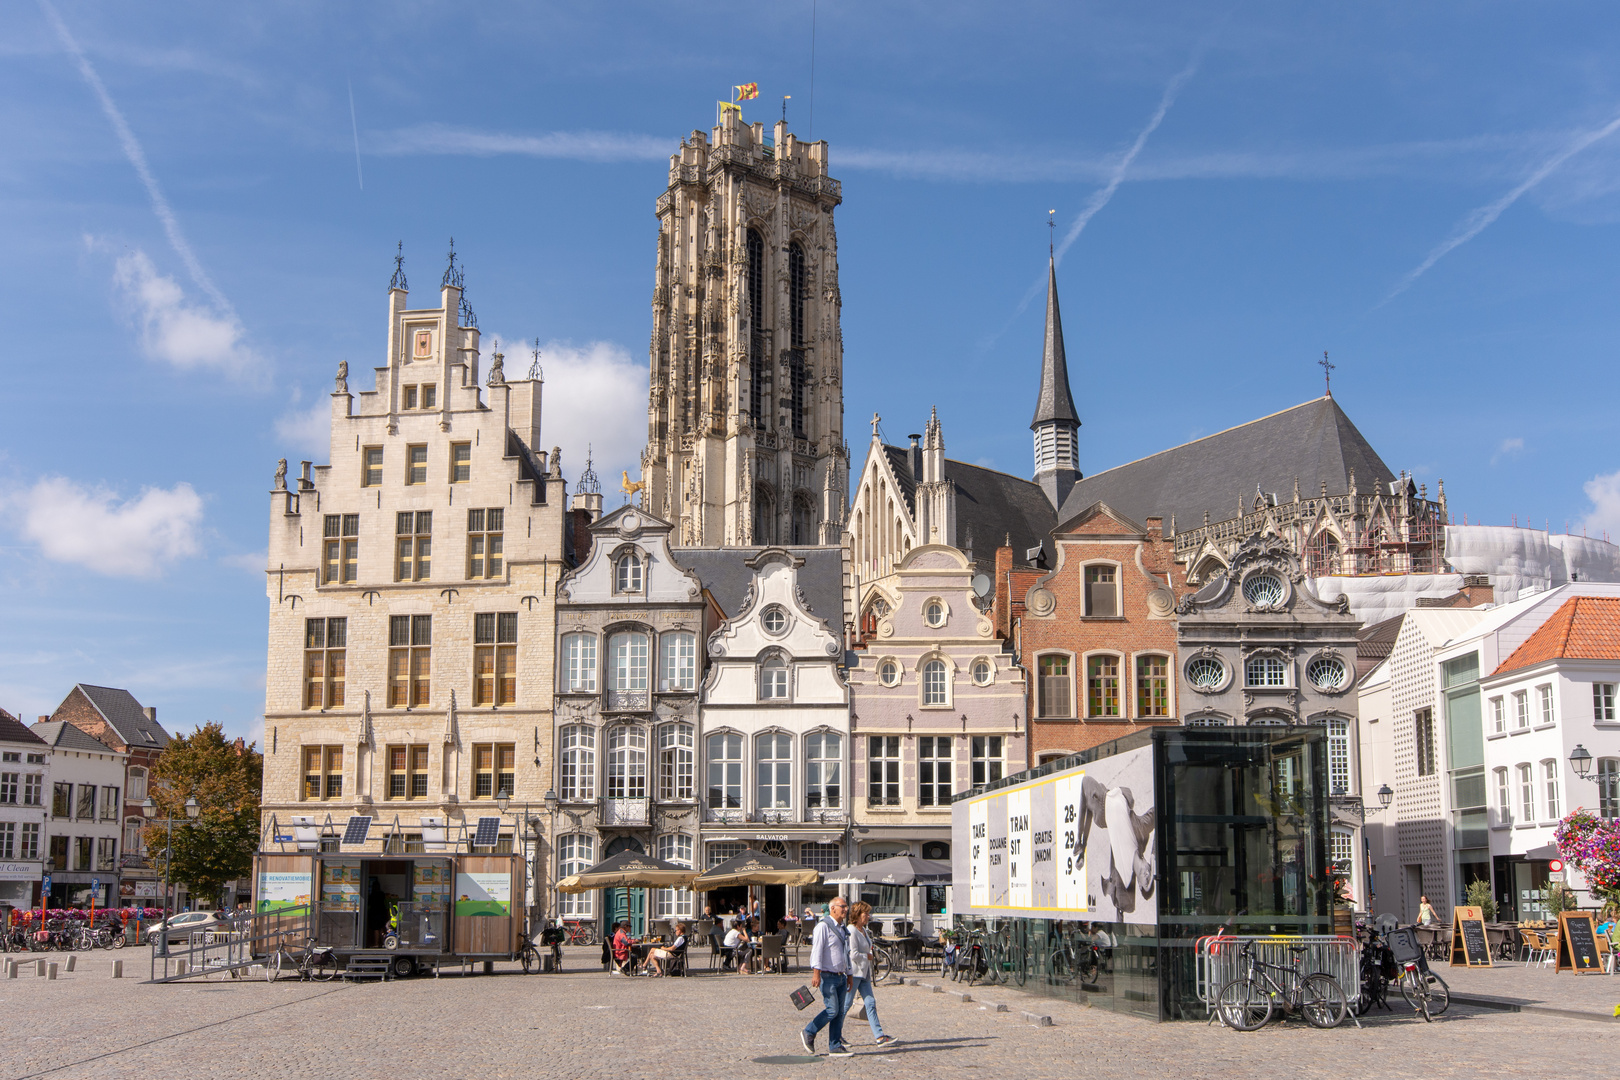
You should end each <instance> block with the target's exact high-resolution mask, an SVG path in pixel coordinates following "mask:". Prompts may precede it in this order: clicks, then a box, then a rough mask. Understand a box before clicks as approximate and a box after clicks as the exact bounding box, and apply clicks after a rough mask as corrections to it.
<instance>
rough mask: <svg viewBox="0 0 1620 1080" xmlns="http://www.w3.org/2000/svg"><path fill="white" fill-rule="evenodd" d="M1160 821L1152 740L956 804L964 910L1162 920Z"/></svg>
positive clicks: (955, 844)
mask: <svg viewBox="0 0 1620 1080" xmlns="http://www.w3.org/2000/svg"><path fill="white" fill-rule="evenodd" d="M1155 821H1156V815H1155V812H1154V806H1153V748H1152V747H1151V746H1144V747H1141V748H1140V749H1137V750H1130V751H1127V752H1125V753H1123V754H1116V755H1115V756H1113V757H1109V758H1103V759H1102V760H1101V761H1094V762H1092V763H1090V764H1089V765H1082V766H1079V767H1077V768H1074V769H1069V770H1067V771H1065V772H1061V773H1055V774H1053V775H1051V776H1043V777H1041V778H1039V779H1037V780H1031V781H1029V782H1027V783H1024V784H1019V785H1017V786H1015V787H1009V788H1005V789H1002V790H1000V791H995V792H992V793H990V794H988V795H983V796H980V797H978V798H976V799H966V800H963V801H962V802H959V803H956V804H955V805H954V806H953V807H952V814H951V832H952V834H953V835H952V844H951V851H952V855H953V859H954V861H955V864H956V866H955V871H956V881H957V882H958V883H960V882H966V883H967V890H966V892H967V895H966V896H965V897H964V896H961V895H960V888H961V887H960V885H958V886H957V887H956V888H957V889H958V891H959V894H958V896H957V897H956V898H955V899H956V901H957V904H958V905H959V906H958V907H956V908H955V909H954V910H957V911H959V912H961V913H963V914H976V915H1034V916H1041V917H1050V918H1079V919H1087V920H1091V921H1095V922H1127V923H1147V924H1151V923H1155V922H1157V921H1158V917H1157V900H1156V899H1155V894H1156V892H1157V888H1156V886H1157V883H1158V882H1157V866H1158V863H1157V858H1156V852H1155V851H1154V825H1155ZM964 863H965V865H964ZM963 901H965V903H963Z"/></svg>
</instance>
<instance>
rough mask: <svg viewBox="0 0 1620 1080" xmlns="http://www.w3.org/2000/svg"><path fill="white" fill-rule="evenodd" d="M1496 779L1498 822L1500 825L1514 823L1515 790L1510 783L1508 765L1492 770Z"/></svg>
mask: <svg viewBox="0 0 1620 1080" xmlns="http://www.w3.org/2000/svg"><path fill="white" fill-rule="evenodd" d="M1491 775H1492V777H1494V778H1495V780H1496V823H1497V824H1498V825H1511V824H1513V791H1512V787H1511V786H1510V785H1509V783H1508V771H1507V766H1505V765H1504V766H1502V767H1501V768H1498V769H1493V770H1492V771H1491Z"/></svg>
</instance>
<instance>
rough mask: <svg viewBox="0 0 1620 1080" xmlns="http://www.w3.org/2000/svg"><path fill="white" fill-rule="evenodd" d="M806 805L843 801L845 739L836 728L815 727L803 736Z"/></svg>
mask: <svg viewBox="0 0 1620 1080" xmlns="http://www.w3.org/2000/svg"><path fill="white" fill-rule="evenodd" d="M804 758H805V803H804V804H805V806H807V807H809V808H810V809H812V810H829V809H837V808H838V807H840V806H842V805H844V804H843V801H842V800H843V797H844V785H843V773H844V767H843V766H844V739H843V736H841V735H839V734H838V733H837V732H836V731H812V732H811V733H810V734H809V735H808V736H807V737H806V738H805V740H804Z"/></svg>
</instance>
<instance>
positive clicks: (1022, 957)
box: [1007, 949, 1029, 986]
mask: <svg viewBox="0 0 1620 1080" xmlns="http://www.w3.org/2000/svg"><path fill="white" fill-rule="evenodd" d="M1007 965H1008V967H1010V968H1011V969H1012V977H1013V982H1015V983H1017V984H1018V985H1019V986H1023V985H1024V983H1025V982H1027V981H1028V980H1029V955H1028V954H1027V953H1025V952H1024V950H1023V949H1008V950H1007Z"/></svg>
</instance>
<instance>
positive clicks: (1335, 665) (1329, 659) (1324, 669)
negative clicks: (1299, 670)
mask: <svg viewBox="0 0 1620 1080" xmlns="http://www.w3.org/2000/svg"><path fill="white" fill-rule="evenodd" d="M1347 674H1348V671H1347V669H1346V668H1345V666H1344V661H1343V660H1340V659H1339V658H1338V657H1336V656H1318V657H1317V658H1316V659H1315V660H1312V661H1311V662H1310V664H1309V665H1307V666H1306V668H1305V678H1307V679H1309V680H1310V683H1311V685H1312V686H1314V687H1316V688H1317V689H1318V690H1342V689H1343V688H1344V684H1345V677H1346V675H1347Z"/></svg>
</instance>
